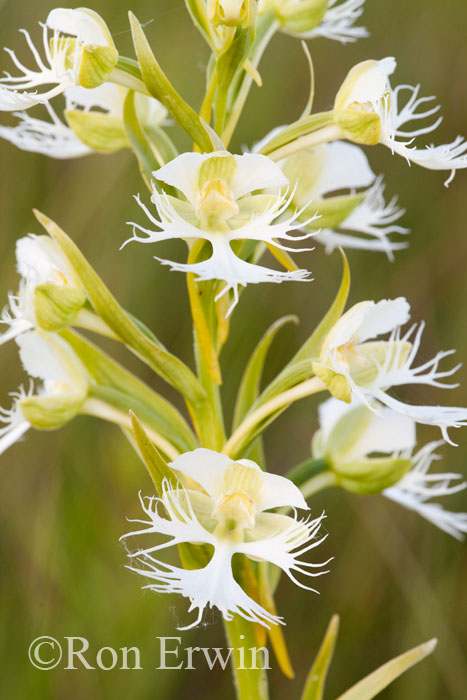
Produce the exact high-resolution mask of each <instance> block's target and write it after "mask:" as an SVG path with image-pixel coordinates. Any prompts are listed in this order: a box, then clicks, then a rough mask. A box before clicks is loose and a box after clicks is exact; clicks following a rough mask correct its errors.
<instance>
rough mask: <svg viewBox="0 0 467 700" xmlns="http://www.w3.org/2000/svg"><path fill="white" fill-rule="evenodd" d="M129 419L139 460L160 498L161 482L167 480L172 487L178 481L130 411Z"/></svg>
mask: <svg viewBox="0 0 467 700" xmlns="http://www.w3.org/2000/svg"><path fill="white" fill-rule="evenodd" d="M130 417H131V425H132V428H133V432H134V434H135V438H136V443H137V445H138V448H139V451H140V454H141V458H142V460H143V462H144V463H145V465H146V468H147V470H148V472H149V475H150V477H151V479H152V482H153V484H154V487H155V489H156V491H157V493H158V494H159V496H160V495H161V494H162V482H163V481H164V479H167V480H168V481H169V482H171V483H172V484H173V485H174V486H175V484H176V483H177V481H178V479H177V477H176V476H175V474H174V472H173V471H172V469H171V468H170V467H169V465H168V464H167V462H166V461H165V459H164V458H163V457H162V456H161V455H160V453H159V452H158V450H156V448H155V447H154V445H153V444H152V442H151V440H150V439H149V437H148V436H147V434H146V432H145V430H144V428H143V426H142V425H141V423H140V422H139V420H138V418H137V417H136V416H135V414H134V413H133V412H132V411H131V412H130Z"/></svg>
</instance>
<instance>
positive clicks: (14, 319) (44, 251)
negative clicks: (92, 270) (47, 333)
mask: <svg viewBox="0 0 467 700" xmlns="http://www.w3.org/2000/svg"><path fill="white" fill-rule="evenodd" d="M16 261H17V270H18V273H19V274H20V275H21V280H20V283H19V291H18V293H17V294H16V295H14V294H11V293H10V294H9V300H8V301H9V304H8V307H5V309H4V310H3V313H2V317H1V321H0V323H2V324H3V325H6V326H8V329H7V330H6V331H5V332H4V333H2V334H1V335H0V345H1V344H3V343H6V342H7V341H8V340H11V339H12V338H16V337H17V336H19V335H21V334H22V333H24V332H26V331H29V330H31V329H34V328H39V329H43V330H60V329H61V328H63V327H65V326H66V325H68V324H69V323H70V322H71V320H72V319H73V318H74V317H75V316H76V314H77V313H78V312H79V311H80V309H81V308H82V307H83V305H84V303H85V301H86V296H85V294H84V292H83V291H82V288H81V285H80V282H79V280H78V278H77V276H76V273H75V272H74V270H73V268H72V267H71V266H70V264H69V262H68V260H67V259H66V257H65V256H64V254H63V253H62V251H61V249H60V247H59V246H58V245H57V243H55V241H54V240H53V239H52V238H50V237H49V236H35V235H30V236H26V237H25V238H20V239H19V240H18V241H17V243H16Z"/></svg>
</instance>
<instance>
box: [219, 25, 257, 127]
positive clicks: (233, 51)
mask: <svg viewBox="0 0 467 700" xmlns="http://www.w3.org/2000/svg"><path fill="white" fill-rule="evenodd" d="M253 39H254V27H248V28H247V29H241V28H240V27H239V28H238V29H237V32H236V35H235V39H234V40H233V42H232V44H231V45H230V46H229V48H228V49H227V51H225V53H223V54H221V55H220V56H219V58H218V60H217V66H216V69H217V83H218V88H217V99H216V112H215V128H216V131H217V133H218V134H221V133H222V130H223V128H224V123H225V118H226V114H227V104H228V102H227V100H228V94H229V88H230V86H231V84H232V81H233V80H234V78H235V75H236V74H237V72H238V71H239V70H241V68H242V66H243V64H244V63H245V60H246V59H247V58H248V54H249V53H250V49H251V47H252V44H253Z"/></svg>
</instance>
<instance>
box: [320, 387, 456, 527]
mask: <svg viewBox="0 0 467 700" xmlns="http://www.w3.org/2000/svg"><path fill="white" fill-rule="evenodd" d="M373 408H374V409H376V410H377V412H375V410H370V409H369V408H368V407H367V406H366V405H365V404H364V403H362V402H361V401H360V400H359V399H358V398H357V397H354V398H353V399H352V403H351V404H346V403H344V402H343V401H338V400H337V399H335V398H331V399H328V400H327V401H325V402H324V403H322V404H321V405H320V406H319V424H320V430H319V431H318V433H316V434H315V436H314V438H313V443H314V445H316V447H318V446H319V449H320V450H321V451H322V452H323V453H325V454H327V455H328V456H329V457H330V459H331V460H333V461H334V462H335V463H336V464H337V465H338V468H339V470H340V471H341V472H344V473H345V470H346V467H348V466H349V465H352V463H354V464H355V463H358V461H359V460H360V461H365V460H366V463H367V464H368V465H371V463H372V461H371V457H372V455H373V456H375V455H378V456H380V455H385V456H387V458H388V459H387V460H386V461H387V462H388V463H389V461H390V460H391V459H392V460H394V464H395V465H396V464H397V462H398V461H399V460H400V459H401V458H402V459H406V460H407V459H408V460H410V462H411V466H410V469H409V471H407V472H406V473H405V474H404V475H403V476H402V478H401V479H400V480H399V481H397V482H396V483H395V484H393V485H392V486H390V487H388V488H385V489H383V490H382V491H381V493H382V494H383V496H385V497H386V498H390V499H391V500H392V501H395V502H396V503H399V504H400V505H402V506H404V507H405V508H408V509H409V510H412V511H415V512H416V513H418V514H419V515H421V516H422V517H423V518H425V519H426V520H428V521H430V522H431V523H433V524H434V525H436V527H439V528H440V529H441V530H444V531H445V532H447V533H448V534H450V535H452V536H453V537H456V538H457V539H463V535H464V534H466V533H467V513H458V512H452V511H449V510H446V509H445V508H444V507H443V506H442V505H441V504H439V503H433V502H432V499H433V498H440V497H443V496H450V495H452V494H454V493H458V492H459V491H463V490H464V489H465V488H466V487H467V483H466V482H465V481H463V478H462V475H461V474H453V473H444V474H443V473H439V474H430V473H429V469H430V467H431V464H432V463H433V461H435V460H439V459H441V457H440V456H439V455H437V454H436V453H435V451H436V449H437V448H438V447H440V446H441V445H443V444H444V442H443V441H442V440H441V441H437V442H430V443H428V444H427V445H425V446H424V447H422V448H421V449H420V450H419V451H418V452H416V453H415V454H413V452H414V450H415V447H416V444H417V440H416V423H415V421H413V420H412V419H411V418H409V417H408V416H404V415H401V414H400V413H396V412H395V411H393V410H392V409H390V408H387V407H385V406H382V405H381V404H380V405H378V404H376V405H374V406H373ZM373 461H374V457H373ZM382 462H383V460H381V459H379V460H377V461H374V467H375V471H376V472H377V471H378V470H380V465H381V463H382ZM377 479H378V474H377V473H375V475H374V480H375V481H376V480H377Z"/></svg>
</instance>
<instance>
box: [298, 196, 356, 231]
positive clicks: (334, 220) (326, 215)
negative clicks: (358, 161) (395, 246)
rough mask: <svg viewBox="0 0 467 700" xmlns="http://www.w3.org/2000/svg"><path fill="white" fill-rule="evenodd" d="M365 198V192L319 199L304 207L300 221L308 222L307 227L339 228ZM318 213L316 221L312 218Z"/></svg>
mask: <svg viewBox="0 0 467 700" xmlns="http://www.w3.org/2000/svg"><path fill="white" fill-rule="evenodd" d="M364 199H365V194H349V195H341V196H338V197H327V198H326V199H317V200H315V201H313V202H311V204H309V205H308V206H307V207H306V208H305V209H302V210H301V212H300V216H299V217H298V220H299V221H303V222H307V225H306V227H307V229H317V230H318V229H324V228H331V229H334V228H337V227H338V226H340V224H342V223H343V222H344V221H345V220H346V219H347V217H348V216H350V214H351V213H352V212H353V211H354V209H356V208H357V207H358V205H359V204H361V203H362V202H363V200H364ZM315 215H318V218H316V219H315V220H314V221H310V219H311V218H312V217H313V216H315Z"/></svg>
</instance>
